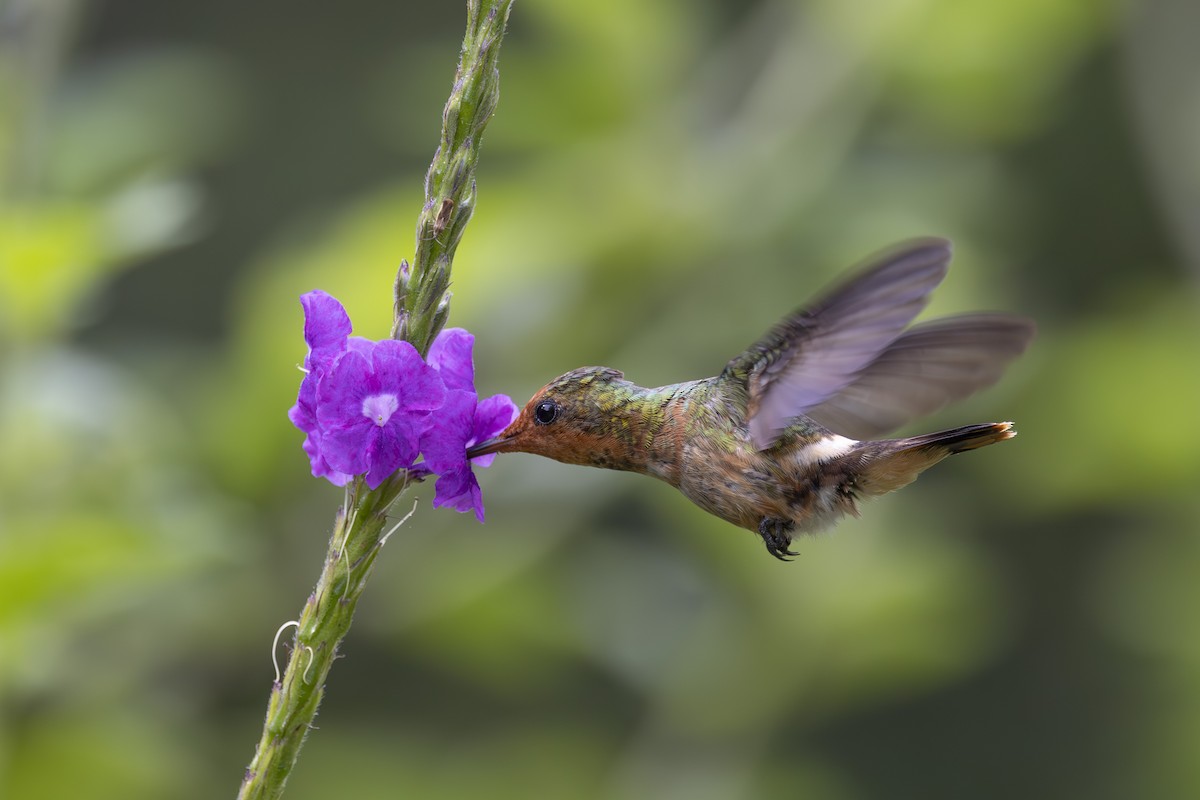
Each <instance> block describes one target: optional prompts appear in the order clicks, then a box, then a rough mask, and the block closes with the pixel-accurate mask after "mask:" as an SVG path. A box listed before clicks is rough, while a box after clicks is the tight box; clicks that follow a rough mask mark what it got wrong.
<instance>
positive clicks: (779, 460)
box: [467, 238, 1035, 561]
mask: <svg viewBox="0 0 1200 800" xmlns="http://www.w3.org/2000/svg"><path fill="white" fill-rule="evenodd" d="M950 257H951V245H950V242H948V241H946V240H944V239H935V238H926V239H918V240H913V241H910V242H906V243H903V244H901V245H898V246H896V247H894V248H893V249H892V250H890V251H888V252H885V253H884V254H882V255H879V256H877V257H876V258H875V259H873V260H871V261H869V262H868V263H867V265H866V266H865V267H863V268H861V269H859V270H858V271H857V272H855V273H853V274H852V275H850V277H848V278H846V279H844V280H842V281H840V282H839V283H836V284H835V285H834V286H832V287H831V288H829V289H827V290H826V291H825V292H824V293H822V294H821V295H819V296H818V297H817V299H816V300H814V301H812V302H810V303H808V304H807V305H805V306H802V307H801V308H799V309H798V310H796V311H794V312H793V313H791V314H789V315H788V316H787V317H785V318H784V319H783V320H782V321H780V322H779V323H778V324H777V325H775V327H773V328H771V329H770V330H769V331H768V332H767V333H766V334H765V335H764V336H763V337H762V338H760V339H759V340H758V341H757V342H755V343H754V344H753V345H751V346H750V347H749V348H748V349H747V350H746V351H744V352H742V353H740V354H739V355H737V356H735V357H734V358H733V359H732V360H730V361H729V363H727V364H726V365H725V368H724V369H723V370H721V373H720V374H719V375H716V376H714V377H710V378H702V379H700V380H693V381H687V382H684V383H674V384H670V385H667V386H659V387H657V388H652V389H651V388H644V387H642V386H638V385H637V384H635V383H632V382H630V381H627V380H625V376H624V374H623V373H621V372H620V371H618V370H615V369H610V368H608V367H582V368H580V369H574V370H571V371H570V372H567V373H566V374H564V375H560V376H559V377H557V378H555V379H554V380H552V381H550V382H549V383H548V384H546V385H545V386H544V387H542V388H541V389H539V390H538V391H537V392H536V393H535V394H534V395H533V397H532V398H531V399H530V400H529V402H528V403H527V404H526V405H525V407H524V408H523V409H522V411H521V413H520V414H519V415H518V416H517V417H516V419H515V420H513V422H512V424H510V425H509V426H508V427H507V428H506V429H505V430H503V431H502V432H501V433H500V434H498V435H497V436H495V437H493V438H491V439H487V440H485V441H482V442H479V443H478V444H476V445H475V446H473V447H471V448H469V449H468V451H467V455H468V457H471V458H474V457H476V456H480V455H485V454H488V453H511V452H523V453H535V454H537V455H540V456H545V457H547V458H552V459H554V460H556V461H561V462H563V463H567V464H585V465H589V466H593V467H603V468H605V469H615V470H627V471H631V472H637V473H641V474H644V475H650V476H653V477H655V478H658V479H660V480H663V481H666V482H667V483H669V484H671V485H672V486H674V487H675V488H677V489H678V490H679V491H680V492H682V493H683V495H684V496H685V497H687V498H688V499H689V500H691V501H692V502H693V503H695V504H696V505H698V506H700V508H702V509H704V510H705V511H707V512H709V513H711V514H714V515H716V516H718V517H720V518H721V519H723V520H725V521H727V522H730V523H732V524H733V525H736V526H738V527H740V528H745V529H747V530H750V531H753V532H754V533H756V534H758V536H759V537H760V538H761V539H762V542H763V544H765V546H766V549H767V552H769V553H770V554H771V555H773V556H775V557H776V558H778V559H780V560H781V561H787V560H790V558H789V557H791V556H795V555H798V553H796V552H794V551H793V550H792V549H791V543H792V537H793V536H794V535H796V534H800V533H807V532H812V531H817V530H820V529H822V528H826V527H829V526H831V525H832V524H834V523H835V522H836V521H838V520H839V519H841V518H842V517H843V516H844V515H847V514H849V515H853V516H858V507H857V506H858V503H859V501H861V500H865V499H867V498H871V497H876V496H878V495H882V494H886V493H887V492H891V491H893V490H895V489H899V488H900V487H902V486H906V485H907V484H909V483H911V482H912V481H913V480H914V479H915V478H916V477H917V475H918V474H920V473H921V472H923V471H924V470H926V469H928V468H929V467H932V466H933V465H934V464H936V463H937V462H939V461H941V460H942V459H944V458H946V457H947V456H949V455H953V454H955V453H962V452H964V451H967V450H974V449H976V448H979V447H985V446H987V445H990V444H995V443H996V442H1002V441H1004V440H1006V439H1011V438H1012V437H1013V436H1015V435H1016V430H1015V429H1014V427H1013V423H1012V422H985V423H979V424H974V425H965V426H962V427H958V428H951V429H949V430H942V431H938V432H936V433H926V434H923V435H920V436H910V437H906V438H897V439H886V438H878V437H880V436H882V435H883V434H886V433H888V432H889V431H892V430H894V429H896V428H898V427H900V426H901V425H903V424H905V423H907V422H909V421H910V420H913V419H915V418H917V417H919V416H922V415H925V414H929V413H931V412H934V411H936V410H938V409H940V408H942V407H943V406H945V405H946V404H947V403H949V402H951V401H955V400H961V399H962V398H964V397H966V396H968V395H970V394H972V393H973V392H975V391H977V390H979V389H982V388H984V387H987V386H990V385H992V384H993V383H995V382H996V381H997V380H999V378H1000V375H1001V374H1002V372H1003V371H1004V369H1005V367H1006V366H1007V365H1008V364H1009V362H1011V361H1012V360H1013V359H1015V358H1016V357H1017V356H1018V355H1020V354H1021V353H1022V352H1023V351H1024V350H1025V349H1026V347H1027V346H1028V345H1029V343H1030V341H1031V340H1032V338H1033V336H1034V332H1035V326H1034V324H1033V322H1032V321H1031V320H1028V319H1025V318H1022V317H1018V316H1013V315H1009V314H1004V313H991V312H985V313H972V314H963V315H958V316H951V317H943V318H940V319H934V320H932V321H928V322H921V323H919V324H916V325H911V327H910V323H912V322H913V320H914V319H915V318H916V316H917V315H918V314H919V313H920V311H921V310H922V309H923V308H924V307H925V305H926V304H927V303H928V301H929V295H930V293H931V292H932V291H933V289H934V288H935V287H936V286H937V285H938V284H939V283H941V282H942V279H943V278H945V276H946V272H947V269H948V267H949V263H950Z"/></svg>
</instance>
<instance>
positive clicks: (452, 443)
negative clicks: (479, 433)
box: [421, 391, 475, 475]
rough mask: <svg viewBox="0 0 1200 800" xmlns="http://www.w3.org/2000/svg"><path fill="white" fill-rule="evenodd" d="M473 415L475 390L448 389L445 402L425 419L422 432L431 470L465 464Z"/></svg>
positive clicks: (442, 472) (423, 445)
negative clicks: (449, 390) (450, 390)
mask: <svg viewBox="0 0 1200 800" xmlns="http://www.w3.org/2000/svg"><path fill="white" fill-rule="evenodd" d="M474 419H475V394H474V393H473V392H464V391H452V392H446V400H445V402H444V403H443V404H442V407H441V408H439V409H438V410H437V411H434V412H433V413H431V414H430V415H429V417H428V418H427V419H426V421H425V431H424V433H423V434H422V435H421V451H422V452H424V453H425V463H426V464H428V465H429V468H430V469H431V470H433V471H434V472H436V473H438V474H439V475H441V474H444V473H446V472H449V471H451V470H455V469H460V468H462V467H463V466H464V465H465V464H466V462H467V440H468V439H469V438H470V436H471V429H472V427H473V426H474Z"/></svg>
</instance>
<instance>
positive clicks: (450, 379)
mask: <svg viewBox="0 0 1200 800" xmlns="http://www.w3.org/2000/svg"><path fill="white" fill-rule="evenodd" d="M474 346H475V337H474V336H473V335H471V334H470V333H469V332H467V331H465V330H463V329H462V328H443V329H442V332H441V333H439V334H438V335H437V338H436V339H434V340H433V344H431V345H430V346H429V356H428V357H427V358H426V360H427V361H428V362H429V366H431V367H433V368H434V369H436V370H437V371H438V373H440V374H441V376H442V381H443V382H444V383H445V384H446V388H447V389H462V390H463V391H467V392H473V391H475V364H474V361H473V359H472V357H471V350H472V349H473V348H474Z"/></svg>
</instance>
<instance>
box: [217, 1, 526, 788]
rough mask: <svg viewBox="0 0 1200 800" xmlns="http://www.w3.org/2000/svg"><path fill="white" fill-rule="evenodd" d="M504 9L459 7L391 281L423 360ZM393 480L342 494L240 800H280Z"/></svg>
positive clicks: (496, 83) (491, 82) (470, 179)
mask: <svg viewBox="0 0 1200 800" xmlns="http://www.w3.org/2000/svg"><path fill="white" fill-rule="evenodd" d="M511 8H512V0H468V2H467V31H466V35H465V36H464V38H463V45H462V53H461V56H460V59H459V64H458V71H457V73H456V75H455V78H454V85H453V87H452V89H451V92H450V97H449V99H448V100H447V102H446V108H445V110H444V111H443V113H442V136H441V142H440V144H439V145H438V149H437V152H436V153H435V154H434V157H433V162H432V163H431V164H430V167H429V172H428V174H427V175H426V178H425V204H424V207H423V209H422V211H421V214H420V217H419V218H418V221H417V243H416V252H415V254H414V258H413V264H412V266H411V267H410V266H409V265H408V263H407V262H402V263H401V267H400V271H399V274H397V276H396V282H395V300H394V308H395V323H394V325H393V328H392V335H393V337H395V338H398V339H404V340H406V341H408V342H411V343H412V344H413V346H414V347H416V348H417V350H418V351H419V352H420V353H421V354H422V356H423V355H424V354H425V353H426V352H428V350H429V345H430V343H431V342H432V341H433V338H434V337H435V336H436V335H437V333H438V331H440V330H441V329H442V327H443V326H444V325H445V323H446V319H447V317H448V316H449V307H450V292H449V286H450V268H451V265H452V262H453V259H454V251H455V250H456V249H457V247H458V243H459V241H460V240H461V238H462V234H463V231H464V229H465V228H466V225H467V222H468V221H469V220H470V218H471V214H472V212H473V211H474V209H475V165H476V162H477V161H478V159H479V142H480V139H481V138H482V135H483V131H484V129H485V128H486V127H487V123H488V121H489V120H490V119H491V116H492V113H493V112H494V111H495V108H496V103H497V101H498V100H499V87H500V77H499V72H498V69H497V61H498V58H499V53H500V42H501V40H502V38H503V36H504V31H505V27H506V25H507V23H508V14H509V11H510V9H511ZM410 482H412V481H411V480H410V476H409V474H408V473H407V471H403V470H402V471H401V472H399V473H397V474H396V475H393V476H392V477H391V478H389V479H388V480H387V481H385V482H384V483H383V484H382V485H381V486H380V487H379V488H378V489H376V490H374V491H371V490H369V489H368V488H367V486H366V484H365V483H364V482H363V481H362V478H361V477H360V478H356V479H355V480H354V481H353V482H352V483H351V484H350V485H349V486H347V489H346V501H345V505H344V506H343V507H342V509H341V510H339V512H338V514H337V516H336V518H335V522H334V526H333V533H332V535H331V537H330V539H329V547H328V548H327V550H326V554H325V563H324V566H323V568H322V570H321V575H320V578H319V579H318V580H317V585H316V588H315V589H314V590H313V592H312V594H311V595H309V597H308V600H307V601H306V602H305V604H304V608H303V609H302V610H301V612H300V617H299V619H298V620H296V621H295V623H296V624H295V627H296V633H295V636H294V639H293V641H292V648H291V654H290V656H289V658H288V661H287V667H286V669H285V670H284V673H283V676H282V677H281V678H278V679H277V680H276V681H275V682H274V683H273V684H272V686H271V696H270V699H269V700H268V702H267V716H266V721H265V723H264V725H263V732H262V736H261V738H260V739H259V742H258V747H257V749H256V750H255V753H254V759H253V760H252V761H251V762H250V765H249V766H248V767H247V768H246V773H245V776H244V778H243V780H242V786H241V791H240V792H239V794H238V797H239V798H240V800H251V798H254V800H260V799H264V798H278V797H280V796H281V795H282V794H283V789H284V786H285V784H286V783H287V779H288V776H289V775H290V774H291V772H292V769H293V767H294V766H295V764H296V759H297V758H298V756H299V754H300V748H301V746H302V745H303V744H304V739H305V737H306V736H307V735H308V731H309V730H310V728H311V727H312V722H313V719H314V718H315V717H316V714H317V708H318V707H319V706H320V704H321V699H322V698H323V696H324V693H325V681H326V678H327V677H328V675H329V670H330V668H331V667H332V666H333V662H334V659H335V658H336V657H337V652H338V648H339V647H340V645H341V642H342V640H343V639H344V638H345V636H346V633H347V632H348V631H349V630H350V623H351V621H352V620H353V617H354V609H355V608H356V607H357V605H358V600H359V598H360V597H361V596H362V592H363V590H364V589H365V588H366V583H367V579H368V578H369V577H370V575H371V571H372V569H373V567H374V565H375V559H376V557H377V556H378V555H379V550H380V548H381V547H382V545H383V541H384V539H386V536H387V535H389V532H387V531H385V527H386V525H387V522H388V512H389V511H390V510H391V507H392V505H393V504H394V503H395V501H396V499H397V498H398V497H399V496H400V495H401V493H402V492H403V491H404V489H405V488H407V486H408V484H409V483H410Z"/></svg>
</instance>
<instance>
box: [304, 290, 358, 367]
mask: <svg viewBox="0 0 1200 800" xmlns="http://www.w3.org/2000/svg"><path fill="white" fill-rule="evenodd" d="M300 305H301V306H302V307H303V308H304V341H305V342H306V343H307V344H308V347H309V357H308V358H307V359H305V362H306V364H307V365H308V367H309V369H310V370H311V369H313V368H321V367H324V366H325V365H326V364H328V362H330V361H332V360H333V359H334V358H336V357H337V355H338V354H339V353H340V352H341V351H342V350H344V349H345V347H346V337H348V336H349V335H350V331H351V326H350V316H349V315H348V314H347V313H346V309H345V308H343V307H342V304H341V303H339V302H338V301H337V299H336V298H334V297H332V296H331V295H329V294H326V293H325V292H323V291H321V290H320V289H316V290H314V291H311V292H307V293H306V294H303V295H301V296H300Z"/></svg>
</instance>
